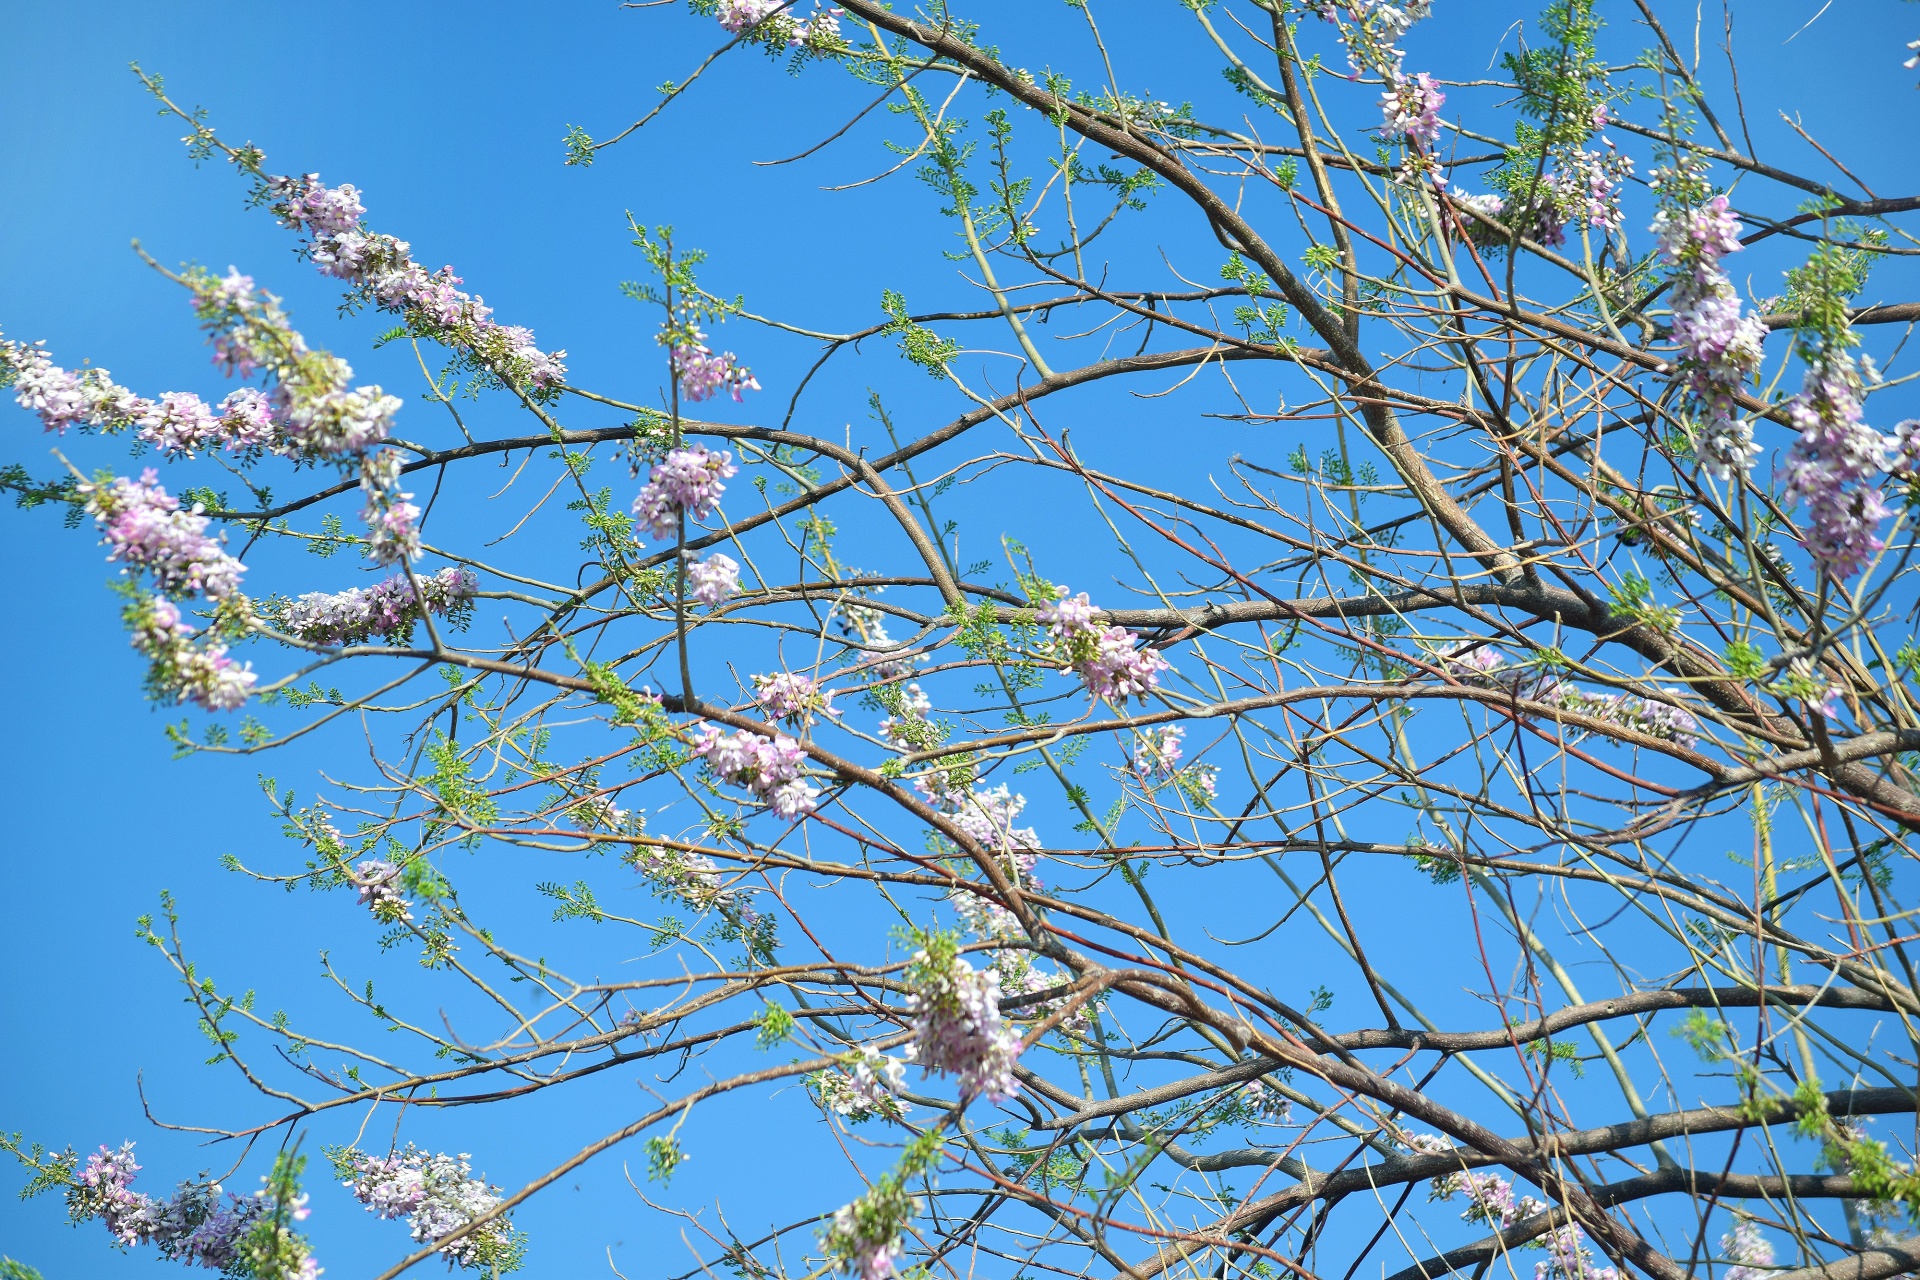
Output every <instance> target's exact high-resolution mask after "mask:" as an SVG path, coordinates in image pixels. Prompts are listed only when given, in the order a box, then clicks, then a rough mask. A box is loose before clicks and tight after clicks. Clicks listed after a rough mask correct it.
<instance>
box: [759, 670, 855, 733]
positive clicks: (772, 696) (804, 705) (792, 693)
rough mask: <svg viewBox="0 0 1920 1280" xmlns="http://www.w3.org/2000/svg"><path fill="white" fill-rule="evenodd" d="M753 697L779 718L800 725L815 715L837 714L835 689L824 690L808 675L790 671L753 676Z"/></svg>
mask: <svg viewBox="0 0 1920 1280" xmlns="http://www.w3.org/2000/svg"><path fill="white" fill-rule="evenodd" d="M753 700H754V701H755V702H757V703H759V704H760V709H761V710H763V711H765V712H766V713H767V714H768V715H770V716H772V717H773V718H774V719H775V720H785V721H786V722H787V723H788V724H798V723H799V722H801V721H803V720H811V719H812V718H813V717H814V716H815V715H825V716H831V715H837V714H838V713H837V712H836V711H834V709H833V690H831V689H822V688H821V687H820V686H818V685H817V684H815V683H814V682H813V680H812V679H811V678H809V677H807V676H798V675H794V674H793V673H792V672H790V671H781V672H777V673H775V674H774V675H770V676H755V677H754V678H753Z"/></svg>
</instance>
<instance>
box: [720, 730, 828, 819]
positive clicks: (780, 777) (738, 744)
mask: <svg viewBox="0 0 1920 1280" xmlns="http://www.w3.org/2000/svg"><path fill="white" fill-rule="evenodd" d="M693 754H694V755H696V756H699V757H700V758H701V759H703V760H705V761H706V762H707V767H708V768H709V769H711V770H713V772H714V775H715V776H716V777H719V778H720V779H722V780H723V781H726V782H730V783H732V784H733V785H735V786H737V787H745V788H746V789H747V790H749V791H751V792H753V793H754V795H755V796H756V797H757V798H758V799H759V800H760V801H761V802H762V803H764V804H765V805H767V806H768V807H769V808H771V809H772V810H773V812H774V813H775V814H776V815H778V816H779V817H781V818H785V819H788V820H792V819H794V818H798V817H802V816H804V815H806V814H809V813H812V812H813V811H814V809H815V808H816V807H817V804H818V800H819V796H820V788H818V787H816V786H814V785H813V784H811V783H809V782H808V781H807V780H806V777H805V776H804V775H803V774H802V773H801V772H800V767H801V764H802V763H803V762H804V761H805V760H806V758H807V755H806V752H805V751H803V750H802V749H801V747H800V744H799V743H797V742H795V741H794V740H793V739H792V738H789V737H787V736H786V735H785V734H776V735H775V736H774V737H772V738H764V737H761V736H760V735H759V734H757V733H745V732H742V733H736V734H732V735H728V734H725V733H722V732H721V731H720V729H719V727H718V726H717V725H707V726H706V727H705V728H704V729H703V730H702V732H701V734H700V736H699V737H698V738H696V739H694V743H693Z"/></svg>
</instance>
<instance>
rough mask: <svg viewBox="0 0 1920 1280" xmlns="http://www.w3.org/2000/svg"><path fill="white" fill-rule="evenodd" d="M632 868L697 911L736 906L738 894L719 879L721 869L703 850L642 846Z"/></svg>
mask: <svg viewBox="0 0 1920 1280" xmlns="http://www.w3.org/2000/svg"><path fill="white" fill-rule="evenodd" d="M633 865H634V869H635V870H636V871H638V872H640V874H641V875H643V876H645V877H646V878H647V879H649V880H651V881H653V882H654V883H655V884H656V885H658V886H660V887H661V888H662V889H664V890H665V891H666V892H668V893H670V894H672V895H674V896H675V897H677V898H679V899H680V900H681V901H682V902H685V903H686V904H687V905H688V906H690V907H692V908H693V909H694V910H696V911H706V910H709V909H711V908H714V907H719V908H722V909H725V908H729V907H733V908H734V909H736V910H738V911H741V912H743V913H746V912H749V911H750V910H751V909H750V908H746V907H744V906H737V905H736V900H737V898H738V895H737V894H736V893H735V892H734V891H733V890H732V889H730V888H728V887H727V885H726V882H725V881H724V880H723V879H722V878H721V875H720V868H719V867H717V866H715V865H714V862H713V859H712V858H709V857H708V856H707V855H706V854H704V853H698V852H695V851H693V850H690V849H675V848H671V847H669V846H666V845H655V844H648V845H642V846H640V847H639V848H637V849H635V850H634V851H633Z"/></svg>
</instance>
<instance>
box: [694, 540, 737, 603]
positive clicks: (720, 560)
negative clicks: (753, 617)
mask: <svg viewBox="0 0 1920 1280" xmlns="http://www.w3.org/2000/svg"><path fill="white" fill-rule="evenodd" d="M687 585H688V586H689V587H691V588H692V590H691V591H689V592H688V595H689V596H690V597H691V598H692V599H694V600H697V601H699V602H700V603H701V604H704V605H709V606H711V605H717V604H723V603H725V602H726V601H728V600H731V599H732V598H733V597H735V596H737V595H739V594H740V566H739V565H738V564H736V563H734V560H733V557H732V556H728V555H723V554H721V553H720V552H718V551H716V552H714V553H713V554H712V555H710V556H708V557H707V558H706V559H705V560H692V558H691V557H689V563H688V565H687Z"/></svg>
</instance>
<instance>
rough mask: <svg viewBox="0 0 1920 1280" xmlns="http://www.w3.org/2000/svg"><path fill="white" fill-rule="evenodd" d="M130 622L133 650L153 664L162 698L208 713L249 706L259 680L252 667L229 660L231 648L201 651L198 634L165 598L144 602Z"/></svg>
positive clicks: (207, 647)
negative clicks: (197, 640) (195, 639)
mask: <svg viewBox="0 0 1920 1280" xmlns="http://www.w3.org/2000/svg"><path fill="white" fill-rule="evenodd" d="M127 621H128V624H129V627H128V629H129V630H130V631H131V632H132V636H133V638H132V644H133V647H134V648H135V649H138V650H139V651H140V652H141V653H142V654H144V655H145V656H146V658H147V660H148V661H149V662H150V663H151V664H152V669H151V674H150V676H149V681H150V683H151V685H152V687H153V689H154V691H155V693H156V695H157V696H158V697H160V698H162V699H164V700H167V701H173V700H179V701H184V702H191V703H193V704H194V705H195V706H198V707H200V708H202V709H204V710H207V711H235V710H238V709H239V708H240V707H242V706H244V705H246V701H247V699H248V697H250V696H251V695H252V693H253V685H254V682H255V680H256V679H258V677H257V676H255V675H254V673H253V668H252V666H251V664H249V665H245V666H243V665H241V664H240V663H237V662H235V661H234V660H233V659H231V658H229V657H228V656H227V648H226V646H225V645H221V644H211V645H204V646H199V645H195V644H194V643H193V636H194V634H195V632H194V629H193V627H192V626H190V625H188V624H187V623H186V622H183V621H182V620H181V618H180V607H179V606H178V605H176V604H174V603H173V601H171V600H169V599H167V598H166V597H165V596H153V597H150V598H148V599H146V600H143V601H141V602H139V603H137V604H135V605H132V606H130V607H129V608H128V610H127Z"/></svg>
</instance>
